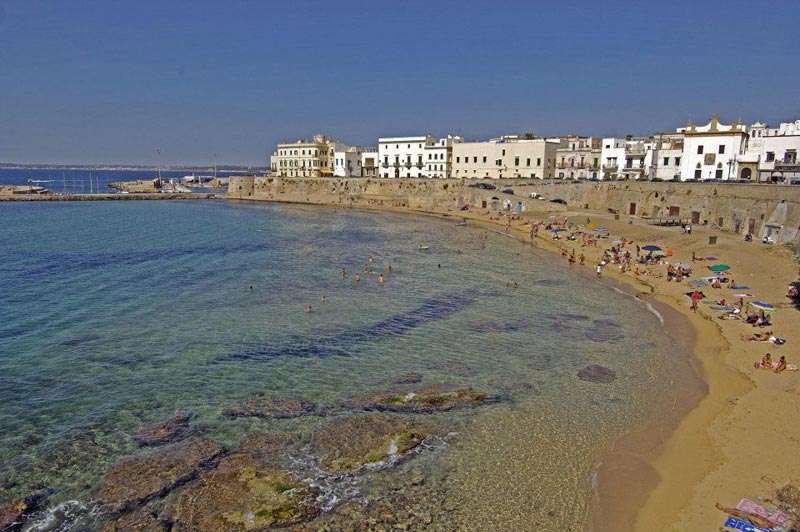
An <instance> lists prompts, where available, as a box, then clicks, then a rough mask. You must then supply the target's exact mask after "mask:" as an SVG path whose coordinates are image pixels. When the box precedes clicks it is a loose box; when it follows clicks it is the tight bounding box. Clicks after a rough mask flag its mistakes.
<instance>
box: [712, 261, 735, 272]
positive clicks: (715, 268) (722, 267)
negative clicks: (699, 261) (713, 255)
mask: <svg viewBox="0 0 800 532" xmlns="http://www.w3.org/2000/svg"><path fill="white" fill-rule="evenodd" d="M708 269H709V270H711V271H712V272H717V273H719V272H726V271H728V270H730V269H731V267H730V266H728V265H727V264H722V263H720V264H712V265H711V266H709V267H708Z"/></svg>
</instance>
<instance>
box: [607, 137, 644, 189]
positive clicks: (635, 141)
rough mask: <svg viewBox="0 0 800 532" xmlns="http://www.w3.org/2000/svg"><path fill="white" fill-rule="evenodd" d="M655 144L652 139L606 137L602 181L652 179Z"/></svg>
mask: <svg viewBox="0 0 800 532" xmlns="http://www.w3.org/2000/svg"><path fill="white" fill-rule="evenodd" d="M653 151H654V142H653V139H651V138H644V137H630V136H628V137H625V138H624V139H622V138H615V137H606V138H604V139H603V140H602V142H601V149H600V178H601V179H642V178H645V177H650V174H651V168H650V167H651V166H652V164H653Z"/></svg>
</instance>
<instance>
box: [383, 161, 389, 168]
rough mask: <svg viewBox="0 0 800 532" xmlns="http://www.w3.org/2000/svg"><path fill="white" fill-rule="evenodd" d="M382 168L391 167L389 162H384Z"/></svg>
mask: <svg viewBox="0 0 800 532" xmlns="http://www.w3.org/2000/svg"><path fill="white" fill-rule="evenodd" d="M381 168H389V163H387V162H386V161H384V162H382V163H381Z"/></svg>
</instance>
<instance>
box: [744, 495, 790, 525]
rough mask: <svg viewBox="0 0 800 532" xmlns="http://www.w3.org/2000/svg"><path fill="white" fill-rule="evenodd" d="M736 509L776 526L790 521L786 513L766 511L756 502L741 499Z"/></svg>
mask: <svg viewBox="0 0 800 532" xmlns="http://www.w3.org/2000/svg"><path fill="white" fill-rule="evenodd" d="M736 509H737V510H741V511H743V512H747V513H750V514H753V515H757V516H759V517H763V518H764V519H768V520H769V521H771V522H772V523H774V524H775V525H777V526H783V525H785V524H786V522H787V521H789V519H791V516H790V515H789V514H787V513H786V512H782V511H780V510H768V509H766V508H764V507H763V506H761V505H760V504H758V503H757V502H755V501H751V500H750V499H742V500H741V501H739V504H737V505H736Z"/></svg>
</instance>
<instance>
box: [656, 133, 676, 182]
mask: <svg viewBox="0 0 800 532" xmlns="http://www.w3.org/2000/svg"><path fill="white" fill-rule="evenodd" d="M652 142H653V148H652V150H653V156H652V161H651V163H650V172H649V174H648V175H649V176H650V179H658V180H662V181H672V180H677V179H680V178H681V159H682V158H683V134H682V133H659V134H657V135H655V136H654V137H653V141H652Z"/></svg>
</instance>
